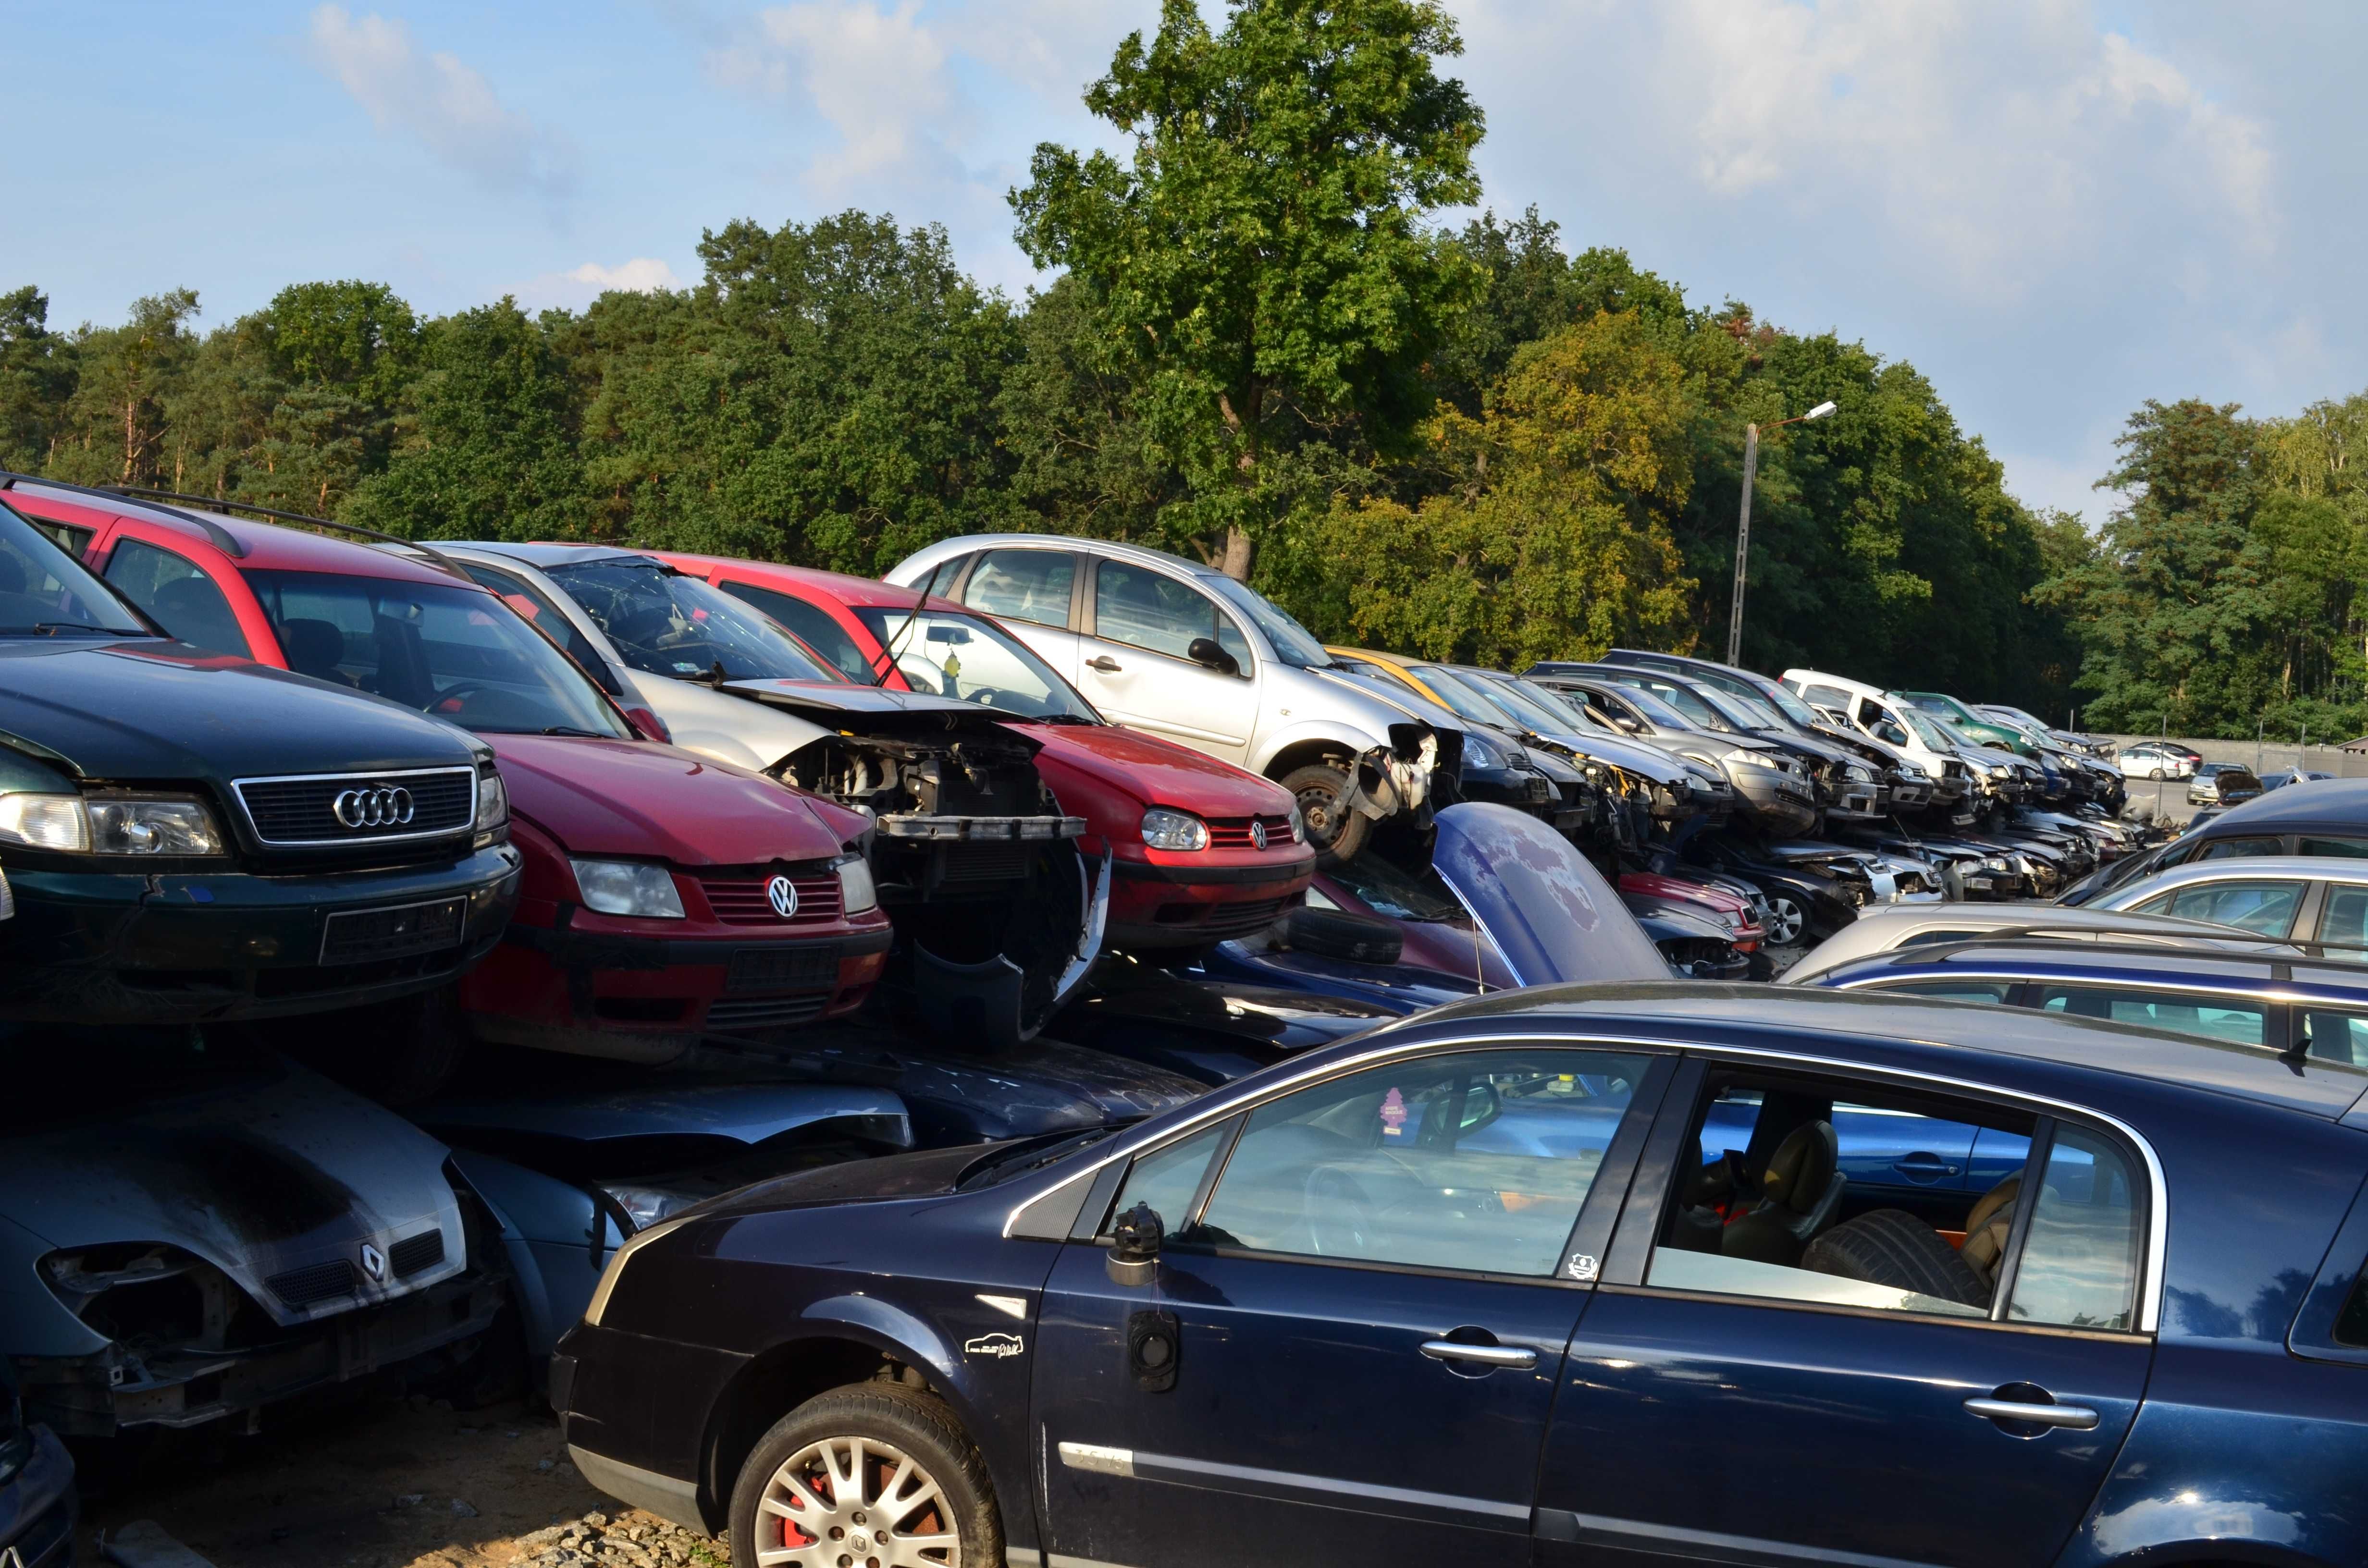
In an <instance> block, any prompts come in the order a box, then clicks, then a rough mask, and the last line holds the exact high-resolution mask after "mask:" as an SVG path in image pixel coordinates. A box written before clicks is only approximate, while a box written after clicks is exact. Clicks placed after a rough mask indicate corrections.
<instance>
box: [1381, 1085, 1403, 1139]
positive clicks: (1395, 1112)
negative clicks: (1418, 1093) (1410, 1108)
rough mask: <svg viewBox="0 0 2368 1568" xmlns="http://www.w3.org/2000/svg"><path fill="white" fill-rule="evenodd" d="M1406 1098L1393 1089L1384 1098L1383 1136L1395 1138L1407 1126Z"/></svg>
mask: <svg viewBox="0 0 2368 1568" xmlns="http://www.w3.org/2000/svg"><path fill="white" fill-rule="evenodd" d="M1405 1126H1406V1096H1404V1095H1402V1094H1400V1093H1398V1092H1397V1091H1396V1090H1395V1089H1392V1090H1391V1091H1390V1092H1389V1093H1388V1094H1386V1095H1384V1096H1382V1136H1383V1137H1384V1138H1395V1137H1398V1136H1399V1135H1400V1132H1401V1131H1402V1130H1403V1129H1404V1128H1405Z"/></svg>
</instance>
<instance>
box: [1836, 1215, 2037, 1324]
mask: <svg viewBox="0 0 2368 1568" xmlns="http://www.w3.org/2000/svg"><path fill="white" fill-rule="evenodd" d="M1801 1267H1804V1268H1806V1269H1809V1270H1812V1271H1813V1272H1816V1273H1818V1274H1833V1275H1839V1276H1840V1277H1841V1278H1844V1279H1863V1280H1865V1281H1866V1282H1867V1283H1868V1284H1870V1285H1887V1286H1889V1287H1890V1288H1891V1289H1893V1290H1913V1291H1915V1292H1916V1293H1917V1294H1918V1295H1921V1296H1937V1297H1939V1298H1940V1299H1941V1301H1955V1302H1958V1303H1959V1304H1961V1305H1964V1306H1968V1307H1987V1306H1988V1305H1989V1302H1990V1291H1989V1287H1988V1286H1987V1285H1985V1284H1983V1283H1982V1281H1981V1277H1980V1276H1979V1275H1977V1274H1975V1272H1974V1270H1973V1267H1972V1266H1971V1265H1969V1264H1967V1263H1966V1262H1965V1260H1964V1258H1962V1257H1959V1256H1957V1249H1956V1248H1954V1247H1952V1246H1951V1245H1950V1244H1949V1243H1948V1240H1947V1238H1946V1237H1944V1236H1942V1235H1941V1233H1940V1232H1938V1231H1936V1230H1934V1229H1933V1228H1932V1227H1931V1226H1930V1225H1928V1224H1926V1223H1925V1222H1924V1221H1921V1220H1918V1218H1917V1217H1916V1216H1915V1215H1913V1214H1910V1213H1908V1212H1907V1210H1904V1209H1877V1210H1873V1212H1871V1213H1866V1214H1861V1215H1860V1216H1859V1217H1858V1218H1857V1219H1855V1220H1850V1221H1844V1222H1843V1223H1841V1224H1839V1225H1836V1226H1835V1227H1834V1228H1833V1229H1832V1230H1830V1231H1827V1232H1826V1233H1825V1234H1823V1235H1821V1236H1819V1237H1818V1238H1817V1239H1816V1240H1815V1241H1813V1242H1811V1243H1810V1244H1809V1245H1808V1247H1807V1249H1806V1250H1805V1251H1804V1252H1803V1253H1802V1254H1801Z"/></svg>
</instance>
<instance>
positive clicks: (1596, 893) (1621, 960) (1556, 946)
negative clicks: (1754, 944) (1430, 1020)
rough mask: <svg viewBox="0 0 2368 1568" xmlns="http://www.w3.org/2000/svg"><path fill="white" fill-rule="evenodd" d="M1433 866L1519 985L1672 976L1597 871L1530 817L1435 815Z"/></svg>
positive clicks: (1465, 807) (1470, 810)
mask: <svg viewBox="0 0 2368 1568" xmlns="http://www.w3.org/2000/svg"><path fill="white" fill-rule="evenodd" d="M1431 864H1432V866H1433V868H1434V869H1437V870H1438V872H1439V874H1440V878H1441V879H1443V880H1444V881H1446V883H1447V885H1448V886H1449V887H1450V888H1451V889H1452V890H1453V891H1454V893H1455V896H1456V898H1457V899H1458V900H1460V901H1461V902H1462V903H1463V907H1464V909H1465V910H1467V911H1468V912H1469V913H1470V914H1471V915H1472V918H1473V919H1474V920H1475V921H1477V922H1478V923H1479V926H1480V928H1481V930H1483V931H1484V932H1486V934H1487V936H1488V939H1489V940H1490V941H1492V942H1494V943H1495V944H1496V946H1497V952H1498V953H1500V954H1502V955H1503V957H1504V960H1505V962H1506V964H1507V965H1508V967H1509V968H1510V969H1511V970H1512V971H1513V977H1514V978H1515V979H1516V980H1517V981H1519V982H1520V983H1521V984H1523V985H1554V984H1562V983H1569V982H1573V981H1597V980H1660V979H1664V978H1666V977H1667V976H1668V972H1669V971H1668V965H1667V964H1666V963H1664V962H1662V960H1661V955H1660V952H1659V951H1658V949H1656V948H1655V947H1654V946H1653V942H1652V939H1651V938H1650V937H1646V936H1645V932H1644V930H1643V929H1642V928H1641V927H1640V926H1637V924H1636V920H1635V917H1634V915H1630V914H1629V913H1628V911H1627V908H1626V907H1625V906H1624V905H1622V903H1621V902H1620V895H1619V894H1618V893H1617V892H1614V891H1613V890H1612V888H1611V884H1610V883H1608V882H1606V881H1604V880H1603V877H1602V874H1601V873H1600V872H1599V871H1597V870H1596V869H1595V868H1594V867H1593V866H1590V865H1588V862H1587V860H1586V858H1585V857H1583V856H1581V855H1580V854H1579V852H1578V851H1577V849H1575V848H1573V847H1572V846H1571V844H1570V841H1569V840H1568V839H1566V838H1565V837H1563V836H1562V835H1560V834H1558V833H1556V832H1555V831H1554V829H1552V828H1550V827H1548V826H1547V825H1546V824H1543V823H1542V822H1540V821H1538V820H1537V819H1536V818H1535V817H1532V816H1527V815H1524V814H1523V813H1521V812H1517V811H1515V810H1513V809H1512V808H1511V807H1510V806H1497V805H1486V804H1478V803H1473V802H1466V803H1464V804H1461V805H1454V806H1450V807H1448V808H1447V809H1446V810H1445V811H1443V812H1440V813H1439V840H1438V844H1437V845H1436V846H1435V847H1434V848H1433V849H1432V851H1431Z"/></svg>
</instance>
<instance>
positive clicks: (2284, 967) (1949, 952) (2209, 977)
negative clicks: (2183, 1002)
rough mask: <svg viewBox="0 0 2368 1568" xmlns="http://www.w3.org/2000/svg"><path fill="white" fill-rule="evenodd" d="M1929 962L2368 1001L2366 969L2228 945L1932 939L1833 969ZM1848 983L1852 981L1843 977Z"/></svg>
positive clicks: (1942, 968) (1863, 971)
mask: <svg viewBox="0 0 2368 1568" xmlns="http://www.w3.org/2000/svg"><path fill="white" fill-rule="evenodd" d="M1925 966H1930V969H1931V971H1932V972H1934V973H1935V974H1947V973H1964V974H1973V973H1979V972H1986V971H1987V972H1991V973H1998V974H2014V975H2020V976H2022V977H2025V978H2028V979H2032V980H2055V981H2062V982H2063V983H2066V984H2077V983H2079V982H2081V981H2084V980H2088V981H2099V982H2104V981H2111V982H2113V983H2124V984H2131V985H2158V986H2162V987H2164V988H2166V989H2174V990H2176V989H2185V990H2191V991H2192V990H2194V989H2196V988H2198V987H2206V988H2220V987H2226V988H2227V989H2230V990H2251V991H2256V992H2263V993H2269V994H2275V995H2279V996H2287V997H2292V998H2301V997H2304V996H2305V994H2306V995H2307V996H2308V997H2309V998H2311V999H2316V1000H2320V1001H2327V1002H2333V1003H2339V1004H2340V1005H2341V1006H2354V1007H2363V1008H2368V970H2363V969H2362V966H2360V965H2358V964H2353V963H2345V962H2343V961H2342V960H2335V959H2317V960H2314V959H2307V958H2294V957H2291V956H2288V955H2286V954H2283V953H2261V954H2253V953H2244V952H2237V951H2231V950H2227V949H2214V950H2211V951H2206V950H2204V949H2200V948H2188V949H2164V948H2147V947H2135V946H2133V947H2126V948H2124V947H2116V946H2112V945H2110V944H2107V943H2101V942H2100V943H2086V942H2082V943H2070V942H2050V941H2044V940H2043V941H2018V940H2011V939H2009V940H1999V939H1996V938H1990V937H1976V938H1973V939H1970V940H1967V941H1963V942H1929V943H1922V944H1919V945H1918V946H1915V947H1908V948H1895V949H1892V950H1891V951H1889V952H1887V953H1877V954H1873V955H1872V956H1870V957H1868V958H1867V959H1865V960H1862V961H1861V962H1859V963H1853V964H1844V965H1842V966H1840V967H1839V968H1838V969H1836V970H1834V971H1832V974H1833V975H1834V976H1835V977H1849V978H1851V979H1862V978H1867V977H1871V976H1873V974H1875V973H1877V972H1879V971H1886V970H1888V971H1898V970H1908V969H1917V968H1919V967H1925ZM1845 983H1846V982H1845Z"/></svg>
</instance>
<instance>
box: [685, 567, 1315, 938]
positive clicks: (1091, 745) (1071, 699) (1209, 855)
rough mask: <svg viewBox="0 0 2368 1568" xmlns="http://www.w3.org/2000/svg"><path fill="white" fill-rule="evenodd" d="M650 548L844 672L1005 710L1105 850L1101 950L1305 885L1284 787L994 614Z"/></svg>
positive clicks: (899, 591) (1230, 913)
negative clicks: (1086, 682)
mask: <svg viewBox="0 0 2368 1568" xmlns="http://www.w3.org/2000/svg"><path fill="white" fill-rule="evenodd" d="M653 553H655V554H656V555H657V558H658V559H659V560H661V561H664V562H666V563H667V564H668V565H670V566H673V567H675V568H676V569H677V570H678V571H681V572H686V573H689V574H691V575H693V576H698V577H703V578H705V579H707V580H708V581H709V582H711V583H712V584H713V585H715V586H716V587H718V588H721V589H722V590H723V592H725V593H727V594H730V595H732V596H733V597H735V598H739V599H741V600H744V601H745V602H746V603H748V604H750V605H753V606H754V607H756V608H758V609H761V610H763V611H764V612H765V613H766V614H767V615H768V616H769V617H771V618H772V619H774V620H777V621H779V622H780V624H781V625H782V626H784V627H786V628H788V629H789V630H790V631H791V632H793V633H795V634H796V635H797V637H798V638H799V639H800V640H801V641H803V642H804V643H805V644H806V645H807V646H808V647H810V648H812V649H814V651H815V652H816V653H820V654H821V655H822V656H823V657H824V658H825V659H826V660H828V661H829V662H830V663H831V664H833V665H836V666H837V667H838V668H839V669H840V670H841V671H843V672H845V673H846V674H847V675H848V677H849V678H851V679H854V680H859V681H862V682H864V683H866V684H868V685H883V686H887V687H892V688H895V689H901V690H905V691H921V692H928V693H931V694H934V695H939V696H950V697H959V698H965V699H970V700H972V701H975V702H978V703H981V704H983V705H985V706H986V707H990V708H993V709H995V710H997V711H998V712H1002V713H1005V714H1008V715H1009V719H1010V722H1011V723H1012V724H1013V725H1014V726H1016V727H1018V728H1019V729H1020V731H1021V732H1022V733H1025V734H1026V735H1027V736H1028V738H1029V739H1030V740H1032V741H1035V742H1037V743H1038V744H1041V745H1042V747H1043V750H1042V752H1040V753H1039V754H1038V756H1037V758H1036V766H1037V768H1038V770H1039V771H1041V772H1042V774H1043V777H1044V781H1045V783H1047V784H1049V785H1050V786H1052V788H1053V793H1054V794H1055V795H1057V796H1059V797H1060V800H1061V805H1062V808H1063V809H1064V811H1067V812H1070V813H1071V814H1073V815H1076V816H1081V817H1084V818H1085V819H1086V821H1087V824H1088V826H1087V839H1086V841H1085V843H1084V845H1083V847H1085V848H1087V849H1088V850H1095V851H1098V850H1099V849H1100V848H1101V847H1102V846H1105V845H1107V846H1108V847H1109V851H1110V857H1111V864H1112V870H1113V887H1112V889H1111V892H1110V925H1109V930H1108V938H1107V939H1108V941H1109V943H1110V946H1112V947H1116V948H1133V949H1161V948H1166V949H1175V948H1185V949H1190V948H1205V947H1207V946H1209V945H1210V944H1212V943H1215V942H1220V941H1224V940H1225V939H1226V938H1228V937H1240V936H1245V935H1247V934H1248V933H1250V932H1252V931H1257V930H1259V929H1262V928H1263V927H1265V926H1268V925H1269V924H1271V923H1272V922H1273V921H1274V919H1275V918H1276V917H1277V916H1278V915H1281V913H1282V911H1283V910H1285V909H1287V908H1289V907H1291V906H1292V905H1293V904H1296V903H1300V902H1301V901H1302V899H1303V897H1304V894H1305V892H1306V889H1307V884H1308V881H1309V880H1310V879H1311V878H1312V877H1313V876H1314V875H1315V850H1314V849H1313V848H1312V847H1311V846H1309V845H1308V844H1307V843H1306V842H1305V838H1306V835H1305V833H1304V830H1303V829H1302V827H1301V824H1300V822H1299V816H1298V812H1297V809H1296V807H1295V805H1294V803H1293V802H1292V797H1291V794H1290V792H1289V791H1288V790H1284V789H1283V788H1282V786H1281V785H1280V784H1277V783H1275V782H1274V781H1273V780H1271V779H1268V778H1259V777H1258V775H1257V774H1255V773H1249V772H1246V771H1244V770H1243V769H1241V768H1238V767H1234V766H1233V765H1232V764H1230V763H1225V762H1220V761H1218V760H1217V759H1216V758H1214V757H1211V756H1205V755H1203V754H1201V753H1200V752H1197V751H1191V750H1188V749H1187V748H1185V747H1183V746H1179V745H1175V744H1170V743H1168V742H1167V741H1163V740H1158V739H1156V738H1154V737H1153V736H1150V735H1145V734H1143V733H1139V732H1137V731H1133V730H1127V729H1121V728H1120V727H1119V726H1117V725H1115V724H1111V723H1110V722H1107V721H1105V720H1104V719H1103V718H1102V716H1101V715H1100V714H1099V713H1097V712H1095V711H1094V709H1093V706H1092V705H1091V704H1090V703H1088V702H1087V700H1086V699H1085V698H1084V697H1082V696H1080V695H1079V694H1078V692H1077V690H1076V687H1072V686H1070V685H1069V683H1068V682H1066V681H1064V680H1063V679H1062V678H1061V677H1060V676H1058V675H1055V674H1054V673H1053V669H1052V667H1051V666H1050V665H1046V664H1045V663H1044V662H1043V661H1042V659H1040V658H1038V657H1037V656H1036V655H1035V654H1034V653H1032V652H1030V650H1029V648H1028V645H1027V644H1026V643H1024V642H1020V641H1019V639H1018V638H1016V637H1014V636H1012V635H1011V634H1010V633H1009V632H1008V631H1004V630H1003V628H1002V627H1001V626H999V625H997V624H996V622H995V621H994V620H993V619H990V618H988V617H985V616H983V615H980V614H979V613H978V612H976V611H975V610H971V609H967V608H963V607H962V606H961V605H958V604H956V603H954V602H953V601H952V600H951V599H941V598H931V599H929V600H928V603H927V604H923V603H921V602H920V601H919V597H918V596H916V594H915V593H914V592H913V591H912V590H911V589H909V588H900V587H897V586H895V585H893V584H888V583H880V582H874V581H872V580H871V578H868V577H850V576H846V575H843V574H839V573H836V572H814V571H807V570H805V569H803V568H802V567H796V566H776V565H772V564H769V563H768V562H757V561H732V560H725V559H723V558H721V557H717V556H712V555H676V554H669V553H666V552H664V551H654V552H653ZM891 648H894V656H893V657H892V656H891V655H890V653H889V652H888V650H889V649H891Z"/></svg>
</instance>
